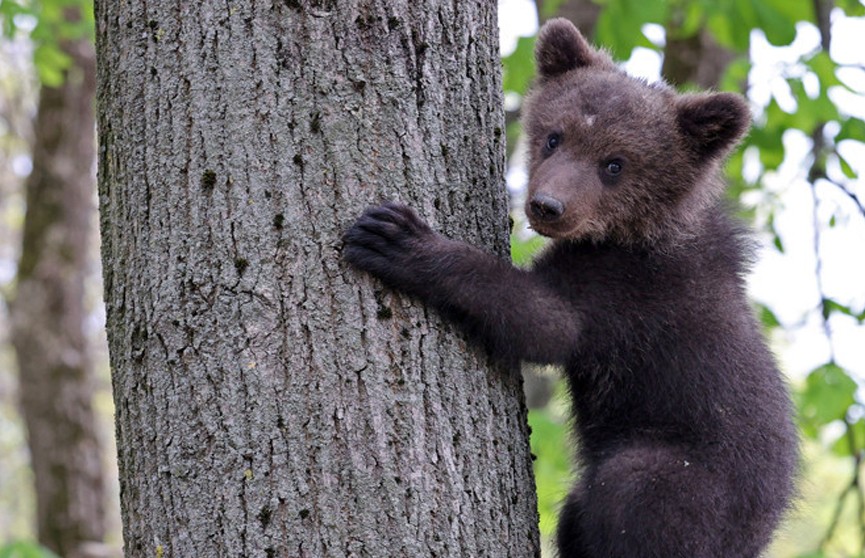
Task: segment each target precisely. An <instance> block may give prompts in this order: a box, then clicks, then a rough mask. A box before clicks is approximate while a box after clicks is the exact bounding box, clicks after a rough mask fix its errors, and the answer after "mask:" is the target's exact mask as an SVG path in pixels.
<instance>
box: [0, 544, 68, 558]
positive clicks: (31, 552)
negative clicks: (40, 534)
mask: <svg viewBox="0 0 865 558" xmlns="http://www.w3.org/2000/svg"><path fill="white" fill-rule="evenodd" d="M0 558H59V557H58V556H57V555H56V554H54V553H53V552H51V551H50V550H48V549H47V548H45V547H43V546H39V545H38V544H36V543H34V542H30V541H15V542H11V543H9V544H4V545H0Z"/></svg>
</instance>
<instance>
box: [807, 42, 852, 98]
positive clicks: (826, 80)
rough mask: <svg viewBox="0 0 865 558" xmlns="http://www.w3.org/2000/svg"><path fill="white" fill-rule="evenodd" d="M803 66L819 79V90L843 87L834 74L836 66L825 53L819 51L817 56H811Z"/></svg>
mask: <svg viewBox="0 0 865 558" xmlns="http://www.w3.org/2000/svg"><path fill="white" fill-rule="evenodd" d="M805 64H806V65H807V66H808V67H809V68H811V71H813V72H814V73H815V74H817V77H818V78H820V88H821V89H823V90H826V89H828V88H830V87H833V86H836V85H842V86H843V85H844V83H843V82H842V81H841V80H840V79H838V76H837V75H836V74H835V70H836V69H837V68H838V65H837V64H836V63H835V61H834V60H832V58H830V57H829V54H828V53H827V52H825V51H822V50H821V51H819V52H818V53H817V54H815V55H814V56H812V57H811V59H810V60H808V61H807V62H805Z"/></svg>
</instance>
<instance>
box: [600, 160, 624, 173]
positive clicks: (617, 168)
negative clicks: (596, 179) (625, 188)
mask: <svg viewBox="0 0 865 558" xmlns="http://www.w3.org/2000/svg"><path fill="white" fill-rule="evenodd" d="M623 168H624V163H623V162H622V160H621V159H612V160H610V161H607V164H606V165H605V166H604V171H606V173H607V174H608V175H610V176H618V175H619V174H621V172H622V169H623Z"/></svg>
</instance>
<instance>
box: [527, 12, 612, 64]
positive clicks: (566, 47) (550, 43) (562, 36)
mask: <svg viewBox="0 0 865 558" xmlns="http://www.w3.org/2000/svg"><path fill="white" fill-rule="evenodd" d="M598 58H599V56H598V52H597V51H596V50H595V49H593V48H592V47H591V46H590V45H589V43H588V42H587V41H586V39H585V38H583V35H582V34H581V33H580V31H579V30H578V29H577V28H576V27H574V24H573V23H571V22H570V21H568V20H567V19H565V18H562V17H558V18H555V19H551V20H549V21H548V22H546V23H545V24H544V26H543V27H541V31H540V33H538V42H537V44H536V45H535V61H536V62H537V65H538V73H539V74H540V76H541V77H542V78H551V77H556V76H558V75H561V74H563V73H565V72H567V71H570V70H573V69H575V68H580V67H582V66H589V65H591V64H593V63H595V62H596V61H598Z"/></svg>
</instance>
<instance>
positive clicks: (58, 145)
mask: <svg viewBox="0 0 865 558" xmlns="http://www.w3.org/2000/svg"><path fill="white" fill-rule="evenodd" d="M67 16H68V17H69V19H70V20H71V21H74V20H77V19H78V14H77V12H75V11H74V10H73V11H69V12H67ZM61 48H62V49H63V50H64V51H65V52H66V54H68V55H69V56H70V57H71V59H72V64H71V66H70V68H69V69H68V71H67V72H66V79H65V82H64V83H63V84H62V85H60V86H58V87H47V86H46V87H43V88H42V90H41V93H40V99H39V108H38V115H37V117H36V121H35V123H34V142H33V172H32V173H31V174H30V176H29V177H28V179H27V182H26V190H27V213H26V216H25V220H24V231H23V235H22V245H23V246H22V252H21V258H20V261H19V265H18V274H17V277H16V283H17V285H16V293H15V298H14V300H13V301H11V302H10V337H11V339H12V344H13V346H14V348H15V353H16V357H17V361H18V368H19V372H20V373H19V394H20V400H21V410H22V415H23V418H24V423H25V426H26V428H27V438H28V448H29V450H30V457H31V463H32V467H33V477H34V482H35V488H36V491H35V492H36V512H37V513H36V515H37V533H38V537H39V542H40V543H42V544H43V545H44V546H46V547H48V548H50V549H51V550H53V551H55V552H56V553H57V554H59V555H61V556H64V557H67V558H81V557H84V556H90V555H91V551H93V550H98V549H99V548H101V547H100V545H101V543H102V542H103V539H104V537H105V531H106V508H105V504H106V501H105V500H106V488H105V482H104V476H105V473H104V470H103V466H102V444H101V443H100V439H99V435H98V433H97V419H96V414H95V412H94V409H93V396H94V393H95V377H94V366H93V356H92V347H90V345H89V342H88V337H87V333H86V328H85V320H86V317H87V311H86V307H85V288H84V285H85V279H86V278H87V276H88V271H89V270H88V268H89V265H90V263H91V262H90V261H89V258H88V254H90V253H91V251H90V247H91V246H92V244H91V242H92V240H93V238H92V226H91V221H92V218H93V191H94V183H93V173H92V169H93V161H94V158H95V141H94V137H93V136H94V115H93V99H94V94H95V88H96V86H95V77H96V76H95V74H96V67H95V53H94V51H93V45H92V44H91V43H90V41H89V40H86V39H81V40H75V41H68V42H64V43H63V44H62V45H61Z"/></svg>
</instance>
